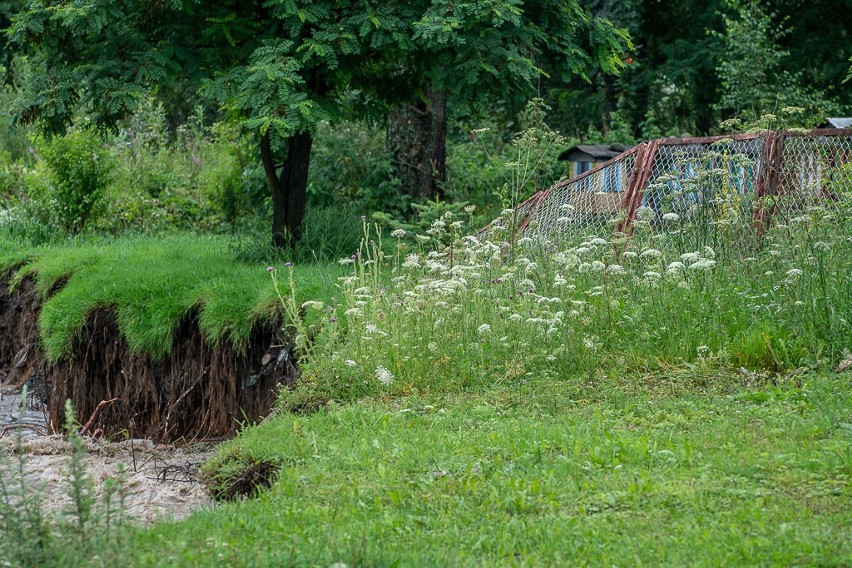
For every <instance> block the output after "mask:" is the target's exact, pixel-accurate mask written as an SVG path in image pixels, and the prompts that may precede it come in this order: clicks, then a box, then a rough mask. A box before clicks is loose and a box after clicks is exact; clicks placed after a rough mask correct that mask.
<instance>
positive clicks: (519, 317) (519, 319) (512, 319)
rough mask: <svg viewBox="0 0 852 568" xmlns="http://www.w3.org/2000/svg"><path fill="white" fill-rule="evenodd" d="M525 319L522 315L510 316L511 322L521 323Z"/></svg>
mask: <svg viewBox="0 0 852 568" xmlns="http://www.w3.org/2000/svg"><path fill="white" fill-rule="evenodd" d="M522 319H524V318H523V317H522V316H521V315H520V314H512V315H510V316H509V321H521V320H522Z"/></svg>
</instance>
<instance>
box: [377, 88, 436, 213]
mask: <svg viewBox="0 0 852 568" xmlns="http://www.w3.org/2000/svg"><path fill="white" fill-rule="evenodd" d="M388 149H389V150H390V152H391V153H392V155H393V160H394V169H395V170H396V175H397V177H398V179H399V180H400V182H401V186H402V190H403V191H404V192H405V193H407V194H408V195H410V196H411V197H413V198H415V199H420V200H423V199H437V198H441V197H443V196H444V182H445V181H446V179H447V94H446V93H445V92H444V91H433V90H431V89H426V100H418V101H416V102H415V103H413V104H408V105H404V106H401V107H398V108H396V109H394V110H393V111H391V113H390V115H389V116H388Z"/></svg>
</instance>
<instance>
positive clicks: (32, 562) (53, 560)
mask: <svg viewBox="0 0 852 568" xmlns="http://www.w3.org/2000/svg"><path fill="white" fill-rule="evenodd" d="M26 400H27V393H26V390H24V394H23V396H22V401H26ZM24 404H25V402H24ZM66 417H67V418H66V424H65V429H66V431H67V432H68V450H67V452H68V461H67V464H66V465H65V466H64V470H63V474H64V477H65V480H66V486H65V495H66V496H67V497H68V504H67V505H66V506H64V507H62V508H60V509H54V510H48V508H47V507H46V504H45V503H44V502H43V493H42V491H43V487H41V486H39V485H34V484H33V483H32V482H31V481H30V479H29V477H30V475H29V472H28V470H27V464H26V461H27V457H26V450H25V448H24V438H23V434H22V431H21V430H20V429H18V430H17V432H16V434H15V444H14V447H13V448H12V454H13V457H11V456H9V455H7V454H6V453H5V452H4V451H3V450H0V534H2V536H3V538H2V539H0V563H2V565H4V566H60V565H63V566H79V565H83V564H87V563H90V562H93V561H94V562H105V561H108V559H110V558H115V557H117V556H118V555H119V554H120V553H121V546H122V544H123V543H124V540H125V537H126V533H127V519H126V513H125V511H124V495H125V493H124V489H125V486H124V483H125V482H124V478H123V473H124V472H123V470H121V469H119V470H118V471H117V473H116V476H115V477H113V478H110V479H108V480H107V481H106V483H105V485H104V486H103V487H101V488H99V489H98V490H97V491H96V488H95V486H94V483H93V482H92V479H91V476H90V475H89V473H88V471H87V467H86V461H85V454H86V447H85V441H84V439H83V438H82V436H80V435H79V434H77V429H78V428H79V425H78V424H77V423H76V422H75V420H74V413H73V410H72V408H71V404H70V402H68V403H67V405H66Z"/></svg>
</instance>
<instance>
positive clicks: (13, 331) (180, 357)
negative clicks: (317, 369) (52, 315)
mask: <svg viewBox="0 0 852 568" xmlns="http://www.w3.org/2000/svg"><path fill="white" fill-rule="evenodd" d="M41 305H42V300H41V298H40V297H39V295H38V293H37V292H36V286H35V281H34V280H33V278H32V277H27V278H24V279H23V280H22V281H21V282H20V283H18V285H17V286H15V287H14V289H13V290H10V286H9V279H8V277H2V278H0V381H3V382H5V383H7V384H8V383H12V384H15V385H23V384H24V383H26V384H28V386H29V388H30V390H31V392H34V393H36V394H37V395H38V396H40V398H42V399H43V400H44V401H45V403H46V404H47V408H48V417H49V423H50V426H51V427H52V428H54V429H58V428H59V426H60V425H62V424H64V421H65V400H66V399H70V400H71V402H72V406H73V408H74V412H75V414H76V416H77V419H78V420H80V421H81V422H83V421H86V420H87V419H88V417H90V416H91V415H92V413H94V411H95V408H96V407H97V405H98V404H99V403H100V402H101V401H103V400H112V399H116V400H115V402H113V403H111V404H109V405H108V406H106V407H105V408H104V409H103V411H102V412H101V413H100V415H99V417H98V420H97V423H96V424H95V425H94V426H93V427H92V429H91V431H94V430H96V429H98V428H99V429H100V430H101V431H102V432H103V433H104V434H105V435H107V436H129V437H134V438H149V439H152V440H156V441H173V440H177V439H181V438H185V439H198V438H219V437H230V436H232V435H233V434H234V433H235V432H236V430H237V428H238V427H239V426H240V424H242V423H246V422H248V423H252V422H256V421H258V420H259V419H261V418H262V417H263V416H265V415H266V414H267V413H268V412H269V411H270V409H271V408H272V405H273V403H274V401H275V397H276V393H277V391H278V388H279V386H280V385H282V384H283V385H287V386H293V385H294V384H295V381H296V379H297V377H298V365H297V364H296V362H295V360H294V358H293V357H292V354H291V352H290V349H289V347H288V346H287V345H286V343H285V342H283V341H281V337H280V326H279V325H277V324H276V323H275V322H261V323H258V324H256V325H255V327H254V329H253V330H252V332H251V333H250V335H249V338H248V340H247V342H246V344H245V346H244V349H237V348H236V347H235V346H234V345H232V344H231V343H230V342H228V341H227V340H221V341H219V342H217V343H216V344H214V345H211V344H209V343H208V342H207V341H206V339H205V338H204V336H203V335H202V333H201V331H200V330H199V326H198V312H197V311H196V310H192V311H190V312H188V313H187V314H185V315H184V317H183V319H182V320H181V321H180V323H179V324H178V326H177V328H176V330H175V334H174V337H175V339H174V342H173V345H172V349H171V352H170V353H169V355H168V356H166V357H165V358H164V359H163V360H161V361H155V360H153V359H152V358H151V357H150V356H148V355H146V354H144V353H134V352H133V351H132V350H131V349H130V348H129V345H128V343H127V341H126V339H125V338H124V337H123V335H122V334H121V332H120V330H119V328H118V324H117V322H116V318H115V314H114V312H113V310H112V309H110V308H103V307H101V308H95V309H93V310H92V311H90V312H89V314H88V315H87V318H86V322H85V324H84V326H83V328H82V329H81V330H80V333H78V334H77V336H76V338H75V339H74V341H73V348H72V351H71V353H72V354H71V356H70V357H68V358H66V359H63V360H60V361H58V362H57V363H50V362H49V361H47V360H46V359H45V357H44V354H43V352H42V349H41V347H40V344H39V330H38V316H39V311H40V309H41Z"/></svg>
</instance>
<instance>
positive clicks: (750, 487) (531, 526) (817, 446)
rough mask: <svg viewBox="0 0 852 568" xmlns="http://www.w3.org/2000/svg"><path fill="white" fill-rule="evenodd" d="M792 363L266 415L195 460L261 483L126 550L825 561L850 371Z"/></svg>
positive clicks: (836, 554)
mask: <svg viewBox="0 0 852 568" xmlns="http://www.w3.org/2000/svg"><path fill="white" fill-rule="evenodd" d="M798 378H799V379H801V380H802V381H803V383H805V384H803V385H802V389H801V390H805V391H807V392H808V394H807V395H806V396H807V399H808V401H809V402H808V404H807V405H801V404H800V403H799V402H797V401H796V398H797V397H798V395H795V394H791V395H790V396H789V397H788V396H787V395H786V393H787V392H789V391H791V390H793V392H795V389H796V387H795V384H794V383H795V380H796V378H789V379H783V378H780V377H779V378H777V379H776V381H777V388H778V389H779V390H781V391H783V392H782V393H781V394H779V395H778V396H775V397H774V399H773V400H770V401H767V402H765V403H763V404H755V403H754V402H752V401H751V400H747V398H746V397H747V395H748V394H749V393H755V394H757V393H761V392H773V389H774V388H776V387H773V386H772V384H771V380H770V378H769V377H767V376H765V375H759V374H755V373H743V372H737V371H720V370H716V369H713V368H712V367H699V366H695V367H687V366H679V367H676V368H669V369H666V370H664V371H658V372H651V373H632V374H625V373H624V372H623V371H619V372H617V373H602V372H596V373H592V374H591V375H586V374H583V375H579V376H570V375H559V376H555V377H554V376H547V375H545V374H543V373H532V374H530V375H524V376H519V377H516V378H514V379H512V380H505V381H503V382H500V383H497V382H496V381H494V382H492V383H491V384H490V385H488V386H486V387H483V388H482V389H469V390H467V391H465V392H463V393H458V394H448V393H445V392H433V393H429V394H426V393H415V392H411V393H406V394H402V395H401V396H399V397H395V398H392V399H390V400H383V399H381V398H378V399H368V400H364V401H361V402H359V403H357V404H351V405H338V404H334V403H329V404H325V405H322V406H321V407H320V408H318V409H316V411H315V412H314V413H312V414H309V415H308V414H291V413H286V412H281V413H278V414H276V415H275V416H273V417H271V418H269V419H267V420H266V421H264V422H263V423H262V424H261V425H260V426H258V427H256V428H251V429H247V430H246V431H244V432H243V433H242V434H241V435H240V436H239V437H238V438H237V439H236V440H234V441H232V442H229V443H227V444H225V445H223V446H222V447H221V448H220V454H219V455H218V456H217V457H216V458H214V460H213V461H212V462H211V464H210V465H209V466H208V468H209V470H214V471H221V472H223V473H224V472H225V471H226V470H230V471H231V473H232V474H233V473H234V469H233V466H234V464H235V463H237V462H241V463H242V464H244V465H248V464H252V463H254V464H257V463H264V462H271V463H275V464H276V466H277V472H276V479H275V481H274V482H273V483H272V486H271V487H270V488H269V489H268V490H265V491H263V492H262V493H261V495H260V496H259V497H258V498H256V499H248V500H238V501H236V502H232V503H223V504H221V505H220V506H218V507H216V508H212V509H208V510H203V511H198V512H197V513H195V514H194V515H193V516H191V517H190V518H189V519H187V520H185V521H183V522H181V523H169V524H161V525H157V526H154V527H152V528H150V529H146V530H140V531H134V532H133V533H132V534H131V535H130V537H129V539H128V540H129V542H128V544H127V545H126V551H127V555H126V557H127V558H128V560H127V562H129V563H130V564H131V565H132V564H139V565H146V564H153V563H158V562H159V563H163V564H175V563H184V564H197V565H208V564H217V563H223V562H224V563H229V564H241V563H244V560H245V559H246V558H252V559H253V561H254V562H256V563H257V564H264V565H300V564H312V565H321V566H330V565H332V564H334V563H336V562H341V563H346V564H347V565H349V566H355V565H383V566H384V565H388V566H389V565H405V566H447V565H457V564H472V565H488V566H494V565H498V566H499V565H507V566H511V565H517V564H529V565H582V564H586V563H588V564H593V565H609V564H623V563H624V559H625V558H629V559H631V562H632V563H636V564H639V563H641V564H643V565H668V564H671V565H684V564H691V563H694V562H695V560H696V558H700V559H701V561H702V562H704V563H707V564H711V565H741V564H767V565H801V564H805V565H813V564H832V563H838V562H839V563H841V564H843V563H845V561H846V560H847V559H849V558H852V548H850V543H849V539H847V538H845V534H846V529H845V527H846V526H847V525H848V521H849V512H848V507H846V502H847V501H848V479H847V477H848V475H849V468H850V465H852V461H850V455H849V451H848V443H849V436H850V432H849V430H848V427H847V422H848V420H847V416H848V408H849V404H850V402H852V398H850V397H852V391H850V383H849V375H848V374H844V375H825V374H813V373H811V374H806V375H804V376H800V377H798ZM290 396H292V395H291V394H289V393H286V394H285V397H284V400H285V401H287V400H289V399H290ZM771 396H774V395H771ZM838 425H839V426H838ZM229 468H230V469H229ZM246 469H248V468H246ZM211 473H212V471H211ZM660 526H665V527H666V528H667V530H664V531H661V530H660V529H659V527H660ZM388 534H393V535H394V538H392V539H389V538H387V537H388ZM424 535H428V538H425V537H424Z"/></svg>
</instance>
